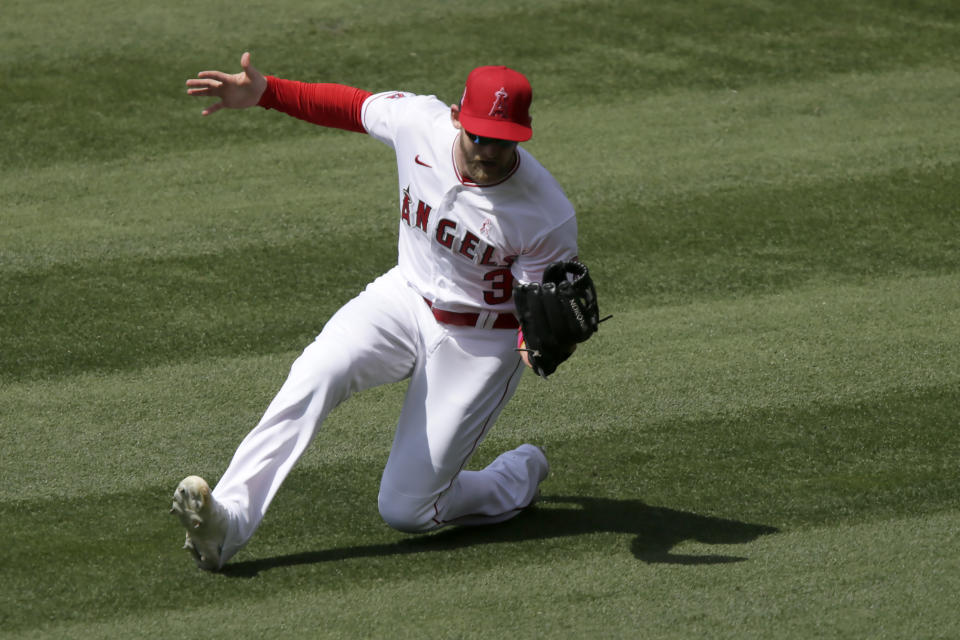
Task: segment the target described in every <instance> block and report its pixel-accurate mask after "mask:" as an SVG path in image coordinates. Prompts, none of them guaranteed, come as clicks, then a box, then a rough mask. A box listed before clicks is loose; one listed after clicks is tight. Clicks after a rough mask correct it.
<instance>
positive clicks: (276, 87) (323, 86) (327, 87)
mask: <svg viewBox="0 0 960 640" xmlns="http://www.w3.org/2000/svg"><path fill="white" fill-rule="evenodd" d="M371 95H373V94H372V93H370V92H369V91H364V90H363V89H357V88H356V87H348V86H346V85H342V84H331V83H323V82H298V81H296V80H283V79H281V78H275V77H274V76H267V90H266V91H264V93H263V95H262V96H261V97H260V102H259V103H258V104H259V105H260V106H261V107H263V108H264V109H276V110H277V111H281V112H283V113H286V114H287V115H290V116H293V117H294V118H299V119H300V120H306V121H307V122H311V123H313V124H318V125H321V126H324V127H335V128H337V129H346V130H347V131H356V132H358V133H366V129H364V128H363V122H362V120H361V118H360V114H361V110H362V108H363V101H364V100H366V99H367V98H369V97H370V96H371Z"/></svg>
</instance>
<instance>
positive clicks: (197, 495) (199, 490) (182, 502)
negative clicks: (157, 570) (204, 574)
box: [170, 476, 229, 571]
mask: <svg viewBox="0 0 960 640" xmlns="http://www.w3.org/2000/svg"><path fill="white" fill-rule="evenodd" d="M170 513H172V514H173V515H175V516H177V519H179V520H180V524H182V525H183V527H184V529H186V530H187V536H186V540H185V541H184V543H183V548H184V549H186V550H188V551H189V552H190V555H192V556H193V559H194V561H195V562H196V563H197V566H198V567H200V568H201V569H205V570H207V571H216V570H217V569H219V568H220V554H221V551H222V550H223V541H224V539H225V538H226V535H227V524H228V522H229V516H228V514H227V511H226V509H224V507H223V505H221V504H220V503H219V502H217V500H216V499H215V498H214V497H213V496H212V495H211V493H210V485H208V484H207V482H206V480H204V479H203V478H201V477H200V476H188V477H186V478H184V479H183V480H182V481H181V482H180V484H179V485H177V489H176V490H175V491H174V492H173V505H172V506H171V508H170Z"/></svg>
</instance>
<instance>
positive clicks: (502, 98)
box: [488, 87, 509, 118]
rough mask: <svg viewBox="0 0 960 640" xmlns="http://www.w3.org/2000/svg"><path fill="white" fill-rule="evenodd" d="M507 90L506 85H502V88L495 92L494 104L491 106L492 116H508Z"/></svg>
mask: <svg viewBox="0 0 960 640" xmlns="http://www.w3.org/2000/svg"><path fill="white" fill-rule="evenodd" d="M508 97H509V96H508V95H507V90H506V88H504V87H500V90H499V91H497V92H496V93H495V94H493V106H492V107H491V108H490V113H489V114H488V115H490V116H496V117H497V118H506V117H507V98H508Z"/></svg>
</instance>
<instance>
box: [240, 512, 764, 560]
mask: <svg viewBox="0 0 960 640" xmlns="http://www.w3.org/2000/svg"><path fill="white" fill-rule="evenodd" d="M778 531H779V530H778V529H776V528H775V527H770V526H766V525H760V524H749V523H746V522H739V521H737V520H727V519H724V518H715V517H711V516H702V515H698V514H695V513H688V512H685V511H676V510H674V509H666V508H663V507H651V506H649V505H647V504H644V503H643V502H641V501H640V500H611V499H606V498H585V497H572V496H544V497H542V498H541V500H540V502H539V503H538V504H537V506H536V507H534V508H532V509H529V510H527V511H526V512H524V513H522V514H520V515H519V516H518V517H516V518H514V519H512V520H509V521H507V522H504V523H502V524H498V525H491V526H486V527H454V528H450V529H444V530H443V531H440V532H438V533H434V534H430V535H425V536H416V537H411V538H405V539H403V540H400V541H398V542H392V543H388V544H373V545H363V546H356V547H341V548H337V549H325V550H322V551H310V552H305V553H296V554H290V555H284V556H277V557H273V558H263V559H261V560H249V561H246V562H238V563H236V564H229V565H227V566H226V567H224V568H223V570H222V573H223V574H225V575H228V576H233V577H239V578H252V577H254V576H256V575H257V574H258V573H260V572H261V571H265V570H267V569H275V568H278V567H288V566H294V565H302V564H315V563H319V562H331V561H336V560H346V559H350V558H368V557H375V556H392V555H399V554H410V553H428V552H431V551H449V550H451V549H458V548H462V547H470V546H474V545H481V544H491V543H507V542H520V541H524V540H536V539H547V538H560V537H566V536H578V535H583V534H590V533H627V534H635V535H636V538H634V539H633V542H632V543H631V545H630V550H631V551H632V552H633V555H634V556H635V557H636V558H637V559H638V560H642V561H643V562H647V563H662V564H684V565H703V564H722V563H730V562H742V561H744V560H746V558H743V557H740V556H731V555H713V554H710V555H687V554H676V553H672V549H673V548H674V547H675V546H677V545H678V544H680V543H681V542H684V541H687V540H692V541H696V542H701V543H704V544H743V543H746V542H751V541H753V540H755V539H756V538H758V537H760V536H762V535H768V534H771V533H777V532H778Z"/></svg>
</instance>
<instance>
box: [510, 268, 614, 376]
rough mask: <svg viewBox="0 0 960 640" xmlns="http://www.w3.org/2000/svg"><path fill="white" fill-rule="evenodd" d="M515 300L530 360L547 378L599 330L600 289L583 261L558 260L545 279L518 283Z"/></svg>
mask: <svg viewBox="0 0 960 640" xmlns="http://www.w3.org/2000/svg"><path fill="white" fill-rule="evenodd" d="M513 300H514V304H516V306H517V318H518V319H519V320H520V328H521V329H522V330H523V339H524V342H525V344H524V345H522V346H521V349H524V350H526V351H527V354H528V358H529V360H530V364H531V365H532V366H533V370H534V371H536V372H537V374H538V375H540V376H542V377H544V378H546V377H547V376H549V375H550V374H551V373H553V372H554V371H556V370H557V367H558V366H560V364H561V363H562V362H563V361H564V360H566V359H567V358H569V357H570V354H572V353H573V350H574V349H575V348H576V346H577V344H578V343H580V342H584V341H585V340H587V339H588V338H589V337H590V336H592V335H593V334H594V333H595V332H596V331H597V326H598V325H599V324H600V311H599V309H598V307H597V291H596V289H595V288H594V286H593V280H592V279H591V278H590V272H589V271H588V270H587V267H586V266H585V265H584V264H582V263H580V262H573V261H567V262H554V263H553V264H551V265H550V266H549V267H547V269H546V271H544V272H543V282H541V283H536V282H528V283H524V284H516V285H515V286H514V288H513Z"/></svg>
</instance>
